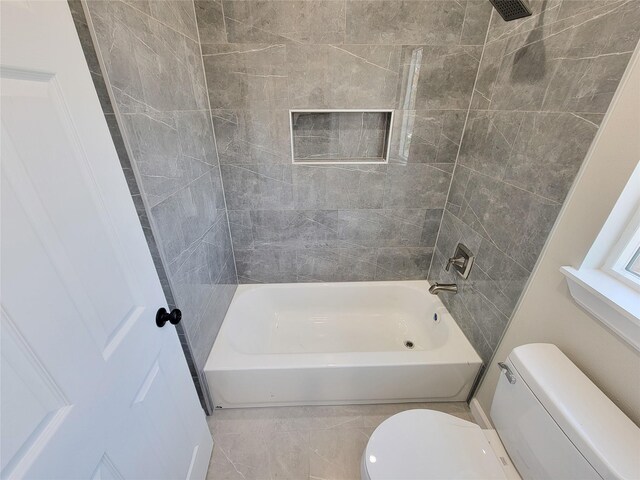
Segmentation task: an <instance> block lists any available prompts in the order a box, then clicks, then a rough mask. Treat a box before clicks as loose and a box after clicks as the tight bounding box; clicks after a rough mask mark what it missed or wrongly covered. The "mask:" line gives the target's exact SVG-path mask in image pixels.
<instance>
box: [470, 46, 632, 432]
mask: <svg viewBox="0 0 640 480" xmlns="http://www.w3.org/2000/svg"><path fill="white" fill-rule="evenodd" d="M638 161H640V46H639V47H638V48H636V52H635V54H634V56H633V58H632V59H631V62H630V63H629V66H628V67H627V72H626V73H625V76H624V77H623V79H622V82H621V83H620V87H619V88H618V91H617V93H616V97H615V98H614V100H613V102H612V103H611V106H610V107H609V111H608V113H607V115H606V117H605V120H604V122H603V125H602V127H601V128H600V130H599V132H598V135H597V136H596V139H595V140H594V143H593V145H592V146H591V150H590V151H589V154H588V155H587V158H586V160H585V163H584V164H583V166H582V169H581V171H580V173H579V174H578V177H577V178H576V181H575V183H574V185H573V188H572V190H571V192H570V194H569V196H568V198H567V201H566V202H565V205H564V207H563V210H562V212H561V213H560V216H559V217H558V220H557V221H556V225H555V227H554V229H553V230H552V232H551V235H550V236H549V239H548V240H547V244H546V246H545V249H544V250H543V252H542V255H541V257H540V259H539V260H538V264H537V266H536V268H535V270H534V272H533V274H532V275H531V278H530V280H529V284H528V286H527V288H526V289H525V292H524V293H523V296H522V298H521V299H520V303H519V305H518V307H517V308H516V312H515V313H514V316H513V318H512V320H511V323H510V324H509V326H508V328H507V330H506V332H505V334H504V337H503V339H502V341H501V343H500V345H499V347H498V349H497V351H496V354H495V356H494V358H493V361H492V362H491V364H490V365H489V367H488V372H487V374H486V376H485V378H484V380H483V381H482V384H481V385H480V388H479V390H478V392H477V393H476V399H477V400H478V401H479V402H480V405H481V406H482V408H483V409H484V411H485V412H489V410H490V407H491V401H492V399H493V393H494V390H495V386H496V382H497V380H498V374H499V370H498V367H497V365H496V363H497V362H498V361H503V360H504V359H505V358H506V357H507V355H508V354H509V352H510V351H511V350H512V349H513V348H514V347H516V346H518V345H523V344H526V343H534V342H549V343H554V344H556V345H557V346H558V347H559V348H560V349H561V350H562V351H563V352H564V353H565V354H566V355H567V356H568V357H569V358H570V359H571V360H572V361H573V362H574V363H575V364H576V365H578V367H580V368H581V369H582V370H583V371H584V372H585V374H586V375H587V376H588V377H589V378H590V379H591V380H592V381H593V382H594V383H595V384H596V385H598V387H599V388H600V389H601V390H603V391H604V392H605V393H606V394H607V395H608V396H609V398H611V399H612V400H613V401H614V402H615V403H616V404H617V405H618V406H619V407H620V409H622V411H624V412H625V413H626V414H627V415H628V416H629V417H630V418H631V419H632V420H633V421H634V422H635V423H636V424H638V425H640V353H638V352H637V351H635V350H634V349H633V348H632V347H630V346H629V345H628V344H627V343H626V342H624V341H623V340H622V339H620V338H619V337H618V336H616V335H615V334H614V333H612V332H611V331H610V330H608V329H607V328H606V327H605V326H604V325H603V324H602V323H600V322H599V321H598V320H596V319H595V318H593V317H591V316H590V315H589V314H587V313H586V312H585V311H584V310H582V309H581V308H580V307H579V306H578V305H577V304H576V303H575V302H574V301H573V299H572V297H571V295H570V294H569V291H568V288H567V285H566V282H565V279H564V277H563V276H562V275H561V274H560V272H559V268H560V267H561V266H563V265H571V266H574V267H579V266H580V264H581V263H582V261H583V259H584V258H585V256H586V254H587V252H588V250H589V247H590V246H591V244H592V243H593V241H594V240H595V239H596V237H597V235H598V233H599V231H600V229H601V228H602V225H603V224H604V223H605V221H606V219H607V216H608V215H609V213H610V212H611V209H612V208H613V206H614V204H615V202H616V200H617V199H618V197H619V195H620V193H621V192H622V190H623V188H624V186H625V185H626V183H627V181H628V179H629V176H630V175H631V173H632V172H633V169H634V168H635V166H636V165H637V164H638Z"/></svg>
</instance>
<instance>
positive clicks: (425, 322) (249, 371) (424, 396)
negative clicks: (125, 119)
mask: <svg viewBox="0 0 640 480" xmlns="http://www.w3.org/2000/svg"><path fill="white" fill-rule="evenodd" d="M428 289H429V284H428V283H427V282H426V281H408V282H357V283H315V284H314V283H306V284H269V285H241V286H239V287H238V289H237V291H236V294H235V296H234V298H233V300H232V302H231V306H230V307H229V311H228V312H227V315H226V317H225V319H224V323H223V324H222V327H221V328H220V333H219V334H218V337H217V339H216V341H215V344H214V345H213V349H212V350H211V354H210V355H209V358H208V360H207V363H206V366H205V373H206V377H207V383H208V386H209V389H210V392H211V394H212V396H213V400H214V404H215V406H216V408H235V407H254V406H276V405H335V404H348V403H385V402H407V401H408V402H411V401H421V402H423V401H438V402H441V401H461V400H465V399H466V397H467V395H468V394H469V390H470V389H471V386H472V384H473V381H474V379H475V377H476V375H477V373H478V370H479V368H480V365H481V360H480V357H479V356H478V354H477V353H476V352H475V350H474V349H473V347H472V346H471V345H470V344H469V342H468V341H467V339H466V338H465V336H464V334H463V333H462V331H461V330H460V328H459V327H458V326H457V325H456V323H455V321H454V320H453V319H452V318H451V315H450V314H449V312H447V310H446V308H445V307H444V306H443V304H442V303H441V302H440V300H439V299H438V297H436V296H435V295H431V294H429V292H428ZM408 341H409V342H412V343H413V348H408V347H407V346H405V342H408Z"/></svg>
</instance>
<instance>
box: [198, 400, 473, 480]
mask: <svg viewBox="0 0 640 480" xmlns="http://www.w3.org/2000/svg"><path fill="white" fill-rule="evenodd" d="M413 408H430V409H433V410H440V411H442V412H446V413H451V414H453V415H456V416H458V417H460V418H464V419H465V420H470V421H473V419H472V417H471V413H470V411H469V408H468V406H467V404H466V403H403V404H385V405H344V406H331V407H329V406H317V407H277V408H248V409H232V410H218V411H216V412H214V415H213V416H211V417H209V418H208V422H209V429H210V430H211V434H212V435H213V440H214V447H213V455H212V457H211V462H210V464H209V473H208V475H207V480H235V479H239V480H274V479H291V480H307V479H310V480H351V479H353V480H359V479H360V457H361V455H362V452H363V451H364V448H365V446H366V444H367V441H368V440H369V436H370V435H371V433H373V431H374V430H375V428H376V427H377V426H378V425H379V424H380V423H381V422H382V421H383V420H385V419H387V418H389V417H390V416H391V415H394V414H396V413H398V412H401V411H403V410H410V409H413Z"/></svg>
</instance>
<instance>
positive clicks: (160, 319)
mask: <svg viewBox="0 0 640 480" xmlns="http://www.w3.org/2000/svg"><path fill="white" fill-rule="evenodd" d="M180 320H182V312H181V311H180V310H178V309H177V308H174V309H173V310H171V313H169V312H167V310H166V309H164V308H161V309H159V310H158V312H157V313H156V325H157V326H158V327H160V328H162V327H164V325H165V323H167V322H169V323H170V324H171V325H177V324H178V323H180Z"/></svg>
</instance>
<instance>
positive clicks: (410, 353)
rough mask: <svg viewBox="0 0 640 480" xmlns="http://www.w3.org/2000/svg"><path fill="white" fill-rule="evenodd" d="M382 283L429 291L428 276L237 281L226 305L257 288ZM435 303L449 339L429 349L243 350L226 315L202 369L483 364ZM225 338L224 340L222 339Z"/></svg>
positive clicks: (364, 286)
mask: <svg viewBox="0 0 640 480" xmlns="http://www.w3.org/2000/svg"><path fill="white" fill-rule="evenodd" d="M385 285H389V286H391V285H393V286H396V287H397V286H402V287H405V288H410V289H412V290H418V291H420V293H421V294H425V295H430V294H429V293H428V290H429V287H430V284H429V282H428V281H427V280H399V281H375V282H317V283H269V284H244V285H239V286H238V288H237V289H236V292H235V294H234V296H233V299H232V301H231V304H230V306H229V310H228V313H229V312H231V311H232V308H233V305H234V301H236V299H237V298H240V297H241V296H243V295H245V294H246V293H248V292H251V291H253V290H258V289H263V290H264V289H279V290H282V289H287V288H289V289H290V288H296V289H313V288H322V287H324V288H340V287H346V286H356V287H359V288H366V287H368V286H369V287H383V286H385ZM430 300H432V301H433V302H434V304H435V306H434V310H438V309H440V308H443V309H444V310H445V311H447V315H445V316H444V318H442V319H441V320H440V321H441V322H446V326H447V328H448V329H449V341H448V342H447V343H445V344H444V345H443V346H441V347H438V348H436V349H431V350H406V351H403V350H397V351H395V350H392V351H374V352H368V351H367V352H334V353H317V352H309V353H304V352H302V353H255V354H254V353H244V352H240V351H238V350H236V349H235V348H233V347H232V346H231V345H230V342H229V339H228V330H229V328H231V327H230V324H229V322H227V317H226V316H225V319H224V320H223V322H222V326H221V327H220V330H219V332H218V336H217V337H216V340H215V342H214V344H213V347H212V349H211V351H210V352H209V356H208V357H207V361H206V363H205V367H204V370H205V372H206V371H219V370H224V371H226V370H271V369H314V368H343V367H345V366H363V367H364V366H366V367H385V366H389V365H394V366H417V365H425V364H429V365H439V364H440V365H452V364H455V365H477V366H478V367H479V366H480V365H482V359H481V357H480V356H479V355H478V353H477V352H476V351H475V349H474V348H473V346H472V345H471V343H470V342H469V340H468V339H467V337H466V336H465V335H464V333H463V332H462V330H461V329H460V327H459V326H458V324H457V323H456V321H455V320H454V318H453V316H452V315H451V313H450V312H449V311H448V310H447V309H446V307H445V306H444V304H443V303H442V301H441V300H440V299H439V298H438V297H437V296H434V298H430ZM225 340H226V341H225Z"/></svg>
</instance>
